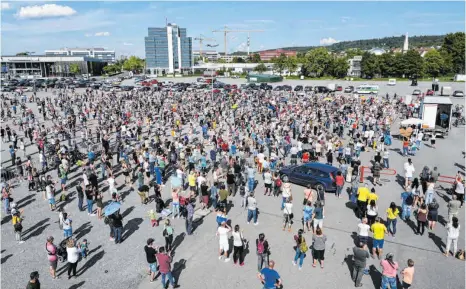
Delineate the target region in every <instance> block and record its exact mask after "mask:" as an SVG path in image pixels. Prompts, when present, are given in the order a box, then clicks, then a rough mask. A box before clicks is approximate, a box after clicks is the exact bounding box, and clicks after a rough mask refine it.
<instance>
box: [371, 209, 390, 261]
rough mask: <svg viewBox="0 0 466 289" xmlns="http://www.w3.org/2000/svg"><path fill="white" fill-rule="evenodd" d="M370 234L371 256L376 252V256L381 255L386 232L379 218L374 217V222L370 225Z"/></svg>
mask: <svg viewBox="0 0 466 289" xmlns="http://www.w3.org/2000/svg"><path fill="white" fill-rule="evenodd" d="M371 231H372V233H373V236H372V258H374V255H375V254H377V253H378V255H377V256H378V257H379V259H380V256H382V253H383V243H384V237H385V233H387V227H385V225H384V224H383V223H382V222H381V218H380V217H379V218H377V219H375V223H374V224H372V226H371ZM377 251H378V252H377Z"/></svg>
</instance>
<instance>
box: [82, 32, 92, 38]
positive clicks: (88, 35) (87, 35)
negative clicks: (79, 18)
mask: <svg viewBox="0 0 466 289" xmlns="http://www.w3.org/2000/svg"><path fill="white" fill-rule="evenodd" d="M84 36H86V37H91V36H92V34H91V33H86V34H84Z"/></svg>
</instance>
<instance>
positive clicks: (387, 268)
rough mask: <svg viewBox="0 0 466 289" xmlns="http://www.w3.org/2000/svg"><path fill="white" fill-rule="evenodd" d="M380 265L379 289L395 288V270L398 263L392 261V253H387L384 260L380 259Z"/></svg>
mask: <svg viewBox="0 0 466 289" xmlns="http://www.w3.org/2000/svg"><path fill="white" fill-rule="evenodd" d="M380 266H382V284H381V285H380V288H381V289H388V286H389V285H390V288H391V289H396V271H397V270H398V263H397V262H395V261H393V254H392V253H388V254H387V256H386V257H385V260H382V261H380Z"/></svg>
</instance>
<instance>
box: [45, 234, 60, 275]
mask: <svg viewBox="0 0 466 289" xmlns="http://www.w3.org/2000/svg"><path fill="white" fill-rule="evenodd" d="M45 250H46V251H47V255H48V260H49V265H50V269H49V272H50V275H51V276H52V278H53V279H58V276H57V263H58V257H57V247H56V246H55V245H54V244H53V237H52V236H50V237H48V238H47V243H46V244H45Z"/></svg>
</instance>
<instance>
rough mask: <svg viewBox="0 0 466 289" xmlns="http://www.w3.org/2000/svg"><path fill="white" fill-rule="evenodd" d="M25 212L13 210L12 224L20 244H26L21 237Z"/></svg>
mask: <svg viewBox="0 0 466 289" xmlns="http://www.w3.org/2000/svg"><path fill="white" fill-rule="evenodd" d="M23 212H24V210H17V209H16V208H13V209H12V210H11V215H12V217H11V223H12V224H13V229H14V231H15V239H16V241H18V242H19V243H20V244H22V243H24V241H23V240H22V237H21V231H22V230H23V225H22V222H23V217H22V215H23Z"/></svg>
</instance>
